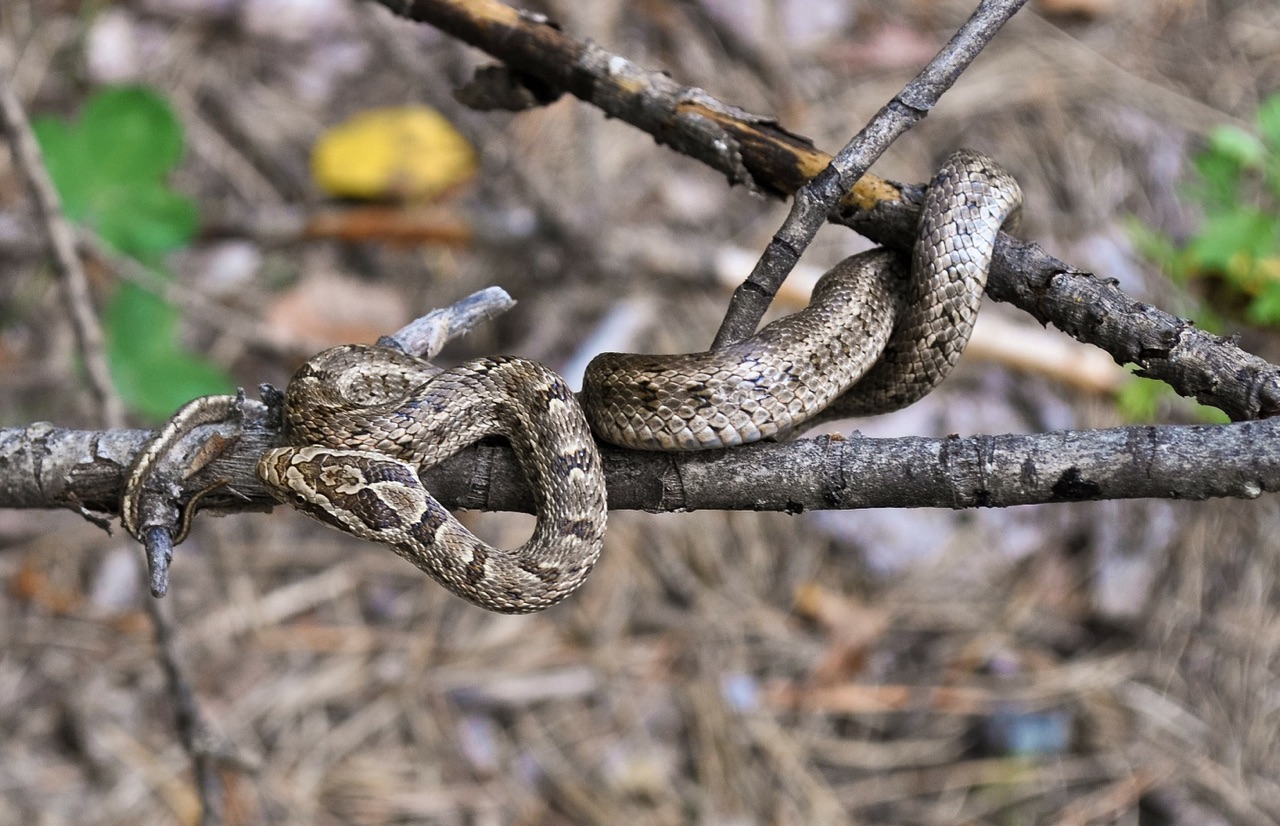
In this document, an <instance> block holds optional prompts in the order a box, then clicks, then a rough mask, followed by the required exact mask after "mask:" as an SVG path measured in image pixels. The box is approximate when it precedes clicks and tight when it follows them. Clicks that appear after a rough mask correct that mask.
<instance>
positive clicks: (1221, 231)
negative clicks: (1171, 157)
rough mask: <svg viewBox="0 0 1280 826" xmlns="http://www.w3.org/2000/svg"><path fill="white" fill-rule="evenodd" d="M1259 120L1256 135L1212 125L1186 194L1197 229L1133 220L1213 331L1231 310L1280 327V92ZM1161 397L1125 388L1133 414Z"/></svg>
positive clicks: (1143, 388)
mask: <svg viewBox="0 0 1280 826" xmlns="http://www.w3.org/2000/svg"><path fill="white" fill-rule="evenodd" d="M1256 122H1257V134H1256V135H1255V134H1253V133H1251V132H1248V131H1245V130H1243V129H1240V128H1238V127H1235V126H1220V127H1218V128H1216V129H1214V130H1213V131H1212V132H1210V133H1209V137H1208V140H1207V142H1206V145H1205V148H1204V150H1203V151H1201V152H1200V153H1199V154H1197V155H1196V156H1195V158H1194V160H1193V166H1194V172H1195V175H1194V179H1193V181H1192V182H1191V184H1190V185H1189V186H1188V187H1187V189H1186V195H1187V198H1189V199H1190V200H1191V201H1193V202H1194V203H1195V204H1196V205H1197V206H1199V207H1200V209H1201V210H1202V211H1203V213H1204V221H1203V223H1202V224H1201V226H1200V228H1199V230H1197V231H1196V232H1195V233H1194V234H1193V235H1191V236H1190V237H1188V238H1186V239H1183V240H1175V239H1172V238H1170V237H1168V236H1167V235H1165V234H1163V233H1160V232H1156V231H1155V230H1152V229H1151V228H1149V227H1147V226H1145V225H1142V224H1140V223H1138V222H1136V221H1135V222H1132V223H1131V224H1130V232H1131V235H1132V237H1133V239H1134V243H1135V245H1136V246H1137V248H1138V250H1139V252H1141V253H1142V254H1143V255H1144V256H1145V257H1146V258H1147V259H1149V260H1150V261H1152V262H1154V263H1155V264H1157V265H1158V266H1159V267H1160V268H1161V269H1162V270H1163V271H1164V272H1166V273H1167V274H1168V275H1169V277H1170V278H1172V279H1173V280H1174V281H1175V282H1177V283H1179V284H1181V285H1183V286H1185V287H1186V288H1187V300H1188V302H1189V305H1188V306H1187V308H1186V309H1185V312H1186V313H1187V314H1188V315H1192V316H1194V317H1195V319H1196V322H1197V323H1198V324H1199V325H1200V326H1202V327H1205V328H1206V329H1209V330H1213V331H1222V330H1224V329H1226V328H1227V327H1228V326H1229V323H1228V317H1229V316H1237V317H1239V318H1241V319H1243V320H1244V321H1245V322H1247V323H1251V324H1256V325H1260V326H1273V327H1280V93H1277V94H1274V95H1272V96H1271V97H1270V98H1268V99H1267V100H1266V101H1265V102H1263V104H1262V106H1261V107H1259V109H1258V112H1257V116H1256ZM1160 396H1161V391H1159V390H1157V389H1155V388H1154V387H1152V386H1151V385H1149V384H1148V383H1146V382H1142V381H1141V380H1136V381H1135V383H1133V384H1131V385H1130V386H1128V387H1126V388H1125V389H1124V390H1123V391H1122V392H1121V394H1120V398H1119V403H1120V408H1121V410H1122V411H1123V412H1124V413H1125V414H1126V415H1127V416H1128V417H1130V418H1135V419H1145V418H1149V416H1150V415H1151V414H1152V413H1154V411H1155V408H1156V407H1157V406H1158V404H1159V400H1160ZM1202 410H1209V411H1212V408H1202ZM1215 412H1216V411H1215ZM1209 418H1211V419H1221V418H1222V417H1221V414H1218V415H1216V416H1209Z"/></svg>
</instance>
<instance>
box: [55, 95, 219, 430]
mask: <svg viewBox="0 0 1280 826" xmlns="http://www.w3.org/2000/svg"><path fill="white" fill-rule="evenodd" d="M33 128H34V129H35V132H36V140H37V141H39V143H40V146H41V148H42V149H43V151H44V155H45V163H46V165H47V166H48V168H49V171H50V174H51V176H52V177H53V180H54V185H55V186H57V188H58V192H59V194H60V195H61V196H62V201H63V209H64V210H65V211H66V213H67V215H68V216H69V217H70V218H71V219H72V220H74V221H78V222H80V223H83V224H87V225H88V226H90V227H93V229H94V230H95V231H97V233H98V234H99V235H100V236H101V237H102V240H103V241H104V242H106V243H107V244H109V245H110V246H111V247H113V248H114V249H116V250H117V251H118V252H121V253H124V254H126V255H130V256H133V257H135V258H138V259H140V260H142V261H143V262H145V263H147V264H149V265H152V266H155V265H157V264H158V263H159V261H160V259H161V256H162V255H163V254H164V253H166V252H170V251H172V250H176V249H180V248H182V247H183V246H185V245H186V244H188V243H190V241H191V239H192V238H193V237H194V236H195V232H196V225H197V221H198V216H197V214H196V207H195V203H194V202H193V201H191V200H190V199H189V198H187V197H185V196H183V195H182V194H180V193H178V192H175V191H174V190H173V189H172V188H170V186H169V185H168V183H167V182H166V180H165V178H166V177H167V176H168V174H169V173H170V172H172V171H173V169H174V168H175V167H176V166H177V164H178V162H179V160H181V158H182V140H183V139H182V125H181V123H179V121H178V118H177V116H176V115H175V114H174V112H173V109H172V107H170V106H169V104H168V103H167V102H166V101H165V100H164V99H163V98H161V97H160V96H159V95H157V94H156V93H154V92H151V91H149V90H147V89H144V88H142V87H138V86H126V87H117V88H109V89H104V90H102V91H100V92H98V93H97V94H95V95H94V96H93V97H92V98H91V99H90V100H89V102H88V103H86V104H85V107H84V111H83V113H82V114H81V116H80V119H79V121H78V122H67V121H64V120H60V119H57V118H41V119H39V120H37V121H36V123H35V124H34V126H33ZM103 326H104V328H105V330H106V337H107V361H108V363H109V364H110V366H111V375H112V378H113V379H114V381H115V383H116V386H117V388H118V389H119V390H120V394H121V395H122V396H123V397H124V399H125V401H126V402H127V403H128V404H129V406H130V407H132V408H133V409H135V410H139V411H141V412H143V413H145V414H147V415H150V416H153V417H157V418H162V417H164V416H167V415H169V413H170V412H172V411H173V410H174V408H176V407H178V406H179V405H180V404H182V403H184V402H186V401H188V400H189V399H192V398H195V397H196V396H201V395H206V394H209V393H224V392H227V391H229V390H230V389H231V381H230V379H229V378H228V377H227V376H226V374H225V373H224V372H223V371H222V370H220V369H218V368H217V367H216V366H214V365H212V364H210V363H208V362H206V361H204V360H202V359H200V358H198V357H196V356H194V355H192V354H190V353H187V352H186V351H184V350H183V349H182V348H181V347H180V346H179V345H178V342H177V330H178V312H177V310H175V309H174V308H173V307H171V306H169V305H168V304H166V303H165V302H163V301H161V300H160V299H158V298H156V297H155V296H153V295H151V294H150V293H147V292H144V291H143V290H141V289H139V288H138V287H135V286H133V285H132V284H122V285H121V286H120V287H119V288H117V290H116V292H115V295H113V296H112V298H111V300H110V301H109V302H108V303H107V307H106V310H105V312H104V318H103Z"/></svg>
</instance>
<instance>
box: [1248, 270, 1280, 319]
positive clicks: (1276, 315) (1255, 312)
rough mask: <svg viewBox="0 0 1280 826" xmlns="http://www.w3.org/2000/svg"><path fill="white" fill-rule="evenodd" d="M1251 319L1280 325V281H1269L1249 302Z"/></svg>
mask: <svg viewBox="0 0 1280 826" xmlns="http://www.w3.org/2000/svg"><path fill="white" fill-rule="evenodd" d="M1247 314H1248V317H1249V320H1250V321H1252V322H1254V323H1256V324H1272V325H1277V326H1280V281H1267V282H1266V283H1265V284H1264V285H1263V287H1262V289H1261V290H1259V291H1258V294H1257V295H1256V296H1254V298H1253V300H1252V301H1250V302H1249V309H1248V313H1247Z"/></svg>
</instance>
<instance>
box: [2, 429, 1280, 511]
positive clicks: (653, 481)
mask: <svg viewBox="0 0 1280 826" xmlns="http://www.w3.org/2000/svg"><path fill="white" fill-rule="evenodd" d="M149 436H150V434H149V433H148V432H147V431H143V430H109V431H86V430H65V429H61V428H55V427H53V426H51V425H48V424H43V423H42V424H34V425H31V426H29V427H26V428H11V429H4V430H0V508H70V509H72V510H79V511H82V512H85V513H86V514H97V513H115V512H116V511H117V510H118V507H119V504H118V503H119V500H120V495H121V492H122V486H123V484H124V481H125V478H126V475H127V472H128V468H129V466H130V464H131V463H132V462H133V460H134V457H135V455H136V453H137V451H138V450H139V449H141V446H142V445H143V443H144V442H145V441H146V439H147V438H149ZM1278 436H1280V421H1276V420H1269V421H1264V422H1243V423H1238V424H1231V425H1166V426H1135V427H1120V428H1112V429H1108V430H1090V431H1060V432H1055V433H1042V434H1035V435H1016V434H1015V435H1002V436H970V437H966V438H959V437H948V438H942V439H937V438H917V437H902V438H893V439H871V438H864V437H861V436H858V435H856V434H855V435H853V436H847V437H841V436H824V437H820V438H816V439H804V440H800V441H796V442H790V443H785V444H777V443H762V444H755V445H747V446H745V447H737V448H733V449H731V450H717V451H707V452H703V453H641V452H636V451H627V450H618V449H613V448H605V449H604V451H603V453H604V463H605V469H606V473H607V477H608V489H609V506H610V508H611V509H614V510H645V511H654V512H657V511H691V510H709V509H716V510H762V511H763V510H771V511H787V512H792V513H797V512H800V511H806V510H833V509H856V508H882V507H910V508H919V507H941V508H970V507H1008V506H1012V505H1029V504H1038V503H1049V502H1075V501H1084V500H1097V499H1131V498H1148V497H1149V498H1172V499H1208V498H1213V497H1241V498H1254V497H1257V496H1260V495H1261V494H1262V493H1263V492H1264V491H1276V490H1280V438H1277V437H1278ZM211 439H212V442H211V441H210V440H211ZM210 443H213V444H216V445H219V446H220V448H221V453H220V454H219V455H218V456H217V457H216V458H214V459H213V460H212V461H210V462H208V464H207V465H204V466H202V467H201V468H200V469H199V470H198V471H197V472H195V473H193V474H192V475H191V476H190V477H189V478H187V479H185V480H183V481H182V483H181V484H182V486H183V488H184V490H185V493H186V495H187V496H190V495H191V494H193V493H195V492H198V491H201V490H204V489H205V488H208V487H209V486H210V485H212V484H213V483H214V482H219V481H223V480H226V481H227V483H228V484H226V485H225V486H224V487H223V488H220V489H218V490H216V491H214V492H212V493H210V494H209V495H208V496H207V497H205V498H204V499H203V500H201V505H202V506H206V507H214V508H218V509H220V510H231V511H237V510H261V509H263V508H265V507H269V506H271V505H273V504H275V502H274V500H272V499H271V497H270V496H269V494H268V493H267V491H266V490H265V489H264V488H263V487H262V485H261V484H260V483H259V481H258V478H257V476H256V474H255V471H254V468H255V466H256V464H257V460H258V457H259V456H260V455H261V454H262V451H263V450H265V449H266V448H268V447H271V446H274V445H276V444H278V443H279V437H278V435H277V434H276V433H275V432H274V431H273V430H271V429H270V428H269V427H267V426H266V425H265V424H262V423H257V422H250V423H249V424H248V426H247V428H246V430H245V431H244V432H243V433H238V432H236V430H235V428H234V427H233V426H232V425H230V424H227V425H216V426H210V427H204V428H200V429H198V430H196V431H194V432H193V433H192V434H191V436H190V437H189V439H188V440H187V444H185V445H183V446H180V447H179V448H178V450H177V454H178V455H189V456H196V455H200V456H202V457H204V458H206V459H207V457H208V455H209V452H210V451H209V448H208V445H209V444H210ZM422 476H423V481H424V482H425V484H426V485H427V487H428V488H429V489H430V490H431V491H432V492H433V494H434V495H435V496H436V497H437V498H438V499H439V500H440V501H441V502H442V503H443V504H444V505H445V506H447V507H451V508H469V509H478V510H514V511H524V512H531V511H532V507H533V500H532V498H531V497H530V495H529V492H528V489H527V488H526V486H525V484H524V481H523V476H522V475H521V472H520V469H519V466H518V464H517V463H516V460H515V457H514V454H512V452H511V450H510V449H509V448H508V447H507V446H506V445H478V446H474V447H471V448H468V449H467V450H464V451H463V452H462V453H460V454H458V455H457V456H455V457H454V458H452V459H450V460H448V461H447V462H445V463H443V464H441V465H439V466H437V467H435V468H431V469H429V470H426V471H424V472H423V474H422Z"/></svg>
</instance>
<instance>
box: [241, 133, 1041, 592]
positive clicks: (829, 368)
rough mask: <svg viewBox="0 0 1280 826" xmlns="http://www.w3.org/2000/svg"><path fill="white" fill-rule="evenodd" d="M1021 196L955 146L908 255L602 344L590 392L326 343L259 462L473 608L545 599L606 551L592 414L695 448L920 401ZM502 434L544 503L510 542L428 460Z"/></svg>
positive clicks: (526, 373)
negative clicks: (674, 327)
mask: <svg viewBox="0 0 1280 826" xmlns="http://www.w3.org/2000/svg"><path fill="white" fill-rule="evenodd" d="M1020 204H1021V192H1020V190H1019V189H1018V185H1017V183H1016V182H1014V181H1013V179H1012V178H1011V177H1010V176H1009V175H1008V174H1007V173H1005V172H1004V171H1003V170H1001V169H1000V168H999V167H997V166H996V165H995V163H994V162H993V161H991V160H990V159H989V158H987V157H986V156H984V155H981V154H979V153H976V152H970V151H964V150H962V151H960V152H957V153H955V154H953V155H952V156H951V157H950V158H949V159H948V160H947V163H946V164H944V166H943V167H942V169H941V170H939V172H938V174H937V175H936V176H935V177H934V179H933V182H932V183H931V184H930V186H929V189H928V191H927V193H926V196H925V202H924V208H923V215H922V218H921V221H920V228H919V234H918V239H917V241H916V243H915V246H914V250H913V253H912V256H911V263H910V266H908V265H907V264H906V263H904V261H903V260H902V258H901V257H900V256H899V255H898V254H896V253H894V252H890V251H888V250H883V249H881V250H873V251H871V252H868V253H863V254H861V255H856V256H853V257H851V258H848V259H846V260H845V261H843V262H841V263H840V264H838V265H836V266H835V267H834V268H833V269H832V270H831V271H829V272H828V273H827V274H826V275H824V276H823V277H822V279H821V280H820V281H819V282H818V284H817V286H816V287H815V289H814V293H813V297H812V299H811V302H810V304H809V306H808V307H807V308H806V309H804V310H802V311H800V312H798V313H795V314H794V315H791V316H788V317H786V318H783V319H780V320H778V321H775V322H773V323H772V324H769V325H768V326H766V327H764V328H763V329H762V330H760V331H759V332H758V333H757V334H756V335H755V336H753V337H751V338H750V339H748V340H746V341H744V342H741V343H739V344H736V345H733V346H732V347H728V348H725V349H722V350H718V351H714V352H705V353H693V354H687V355H676V356H647V355H628V354H618V353H607V354H603V355H601V356H599V357H597V358H596V359H595V360H594V361H593V362H592V363H591V364H590V365H589V366H588V368H587V373H586V377H585V379H584V388H583V392H582V394H581V397H580V398H575V396H574V395H573V394H572V393H571V392H570V391H569V388H568V387H567V385H566V384H565V382H564V380H563V379H561V378H560V377H559V376H556V375H555V374H554V373H552V372H550V371H549V370H547V369H546V368H544V367H542V366H541V365H538V364H536V363H534V362H530V361H524V360H521V359H480V360H477V361H473V362H469V363H467V364H463V365H461V366H459V367H455V368H452V369H449V370H440V369H438V368H436V367H434V366H432V365H431V364H429V363H427V362H425V361H423V360H420V359H418V358H415V357H413V356H411V355H407V354H405V353H403V352H401V351H399V350H396V349H393V348H388V347H358V346H347V347H338V348H334V349H332V350H328V351H325V352H324V353H321V354H320V355H318V356H316V357H315V358H313V359H311V360H310V361H309V362H307V363H306V364H305V365H303V366H302V368H300V369H299V370H298V372H297V373H295V374H294V376H293V378H292V379H291V380H290V382H289V386H288V388H287V390H286V394H285V433H286V437H287V439H288V441H289V443H290V445H291V446H289V447H282V448H277V449H273V450H269V451H267V452H266V453H265V454H264V456H263V458H262V460H261V461H260V462H259V464H258V473H259V476H260V477H261V478H262V480H263V482H264V483H265V484H266V485H267V487H268V488H269V489H270V490H272V491H273V493H274V495H276V496H277V497H279V498H280V499H281V500H283V501H287V502H289V503H291V504H293V505H294V506H295V507H297V508H298V509H300V510H302V511H303V512H304V513H307V514H309V515H310V516H313V517H314V518H316V519H319V520H321V521H323V522H326V523H328V524H331V525H334V526H336V527H338V528H340V529H342V530H345V531H347V532H349V533H352V534H355V535H356V536H360V537H363V538H365V539H370V540H373V541H375V542H381V543H383V544H385V545H388V546H389V547H390V548H392V549H393V550H394V551H395V552H396V553H398V554H400V555H401V556H403V557H404V558H406V559H408V560H409V561H410V562H412V563H413V564H415V565H417V566H418V567H420V568H421V569H423V570H424V571H426V572H427V573H428V574H430V575H431V576H432V577H434V578H435V579H436V580H438V581H439V582H440V583H441V584H443V585H444V586H445V587H446V588H448V589H449V590H451V591H453V592H454V593H455V594H458V595H459V596H462V597H464V598H466V599H468V600H470V601H472V602H474V603H476V604H477V605H480V606H482V607H484V608H489V609H491V610H494V611H502V612H508V613H520V612H527V611H536V610H540V609H542V608H545V607H547V606H549V605H552V604H554V603H555V602H557V601H559V600H561V599H563V598H564V597H565V596H566V595H568V594H569V593H570V592H572V591H573V590H574V589H575V588H577V587H578V585H579V584H581V582H582V581H583V579H584V578H585V577H586V576H587V574H588V573H589V572H590V570H591V568H592V566H593V565H594V564H595V562H596V560H597V558H598V557H599V554H600V549H601V545H602V542H603V537H604V527H605V514H606V510H607V504H606V501H605V487H604V470H603V466H602V463H601V459H600V455H599V453H598V451H597V449H596V445H595V442H594V440H593V439H592V430H594V431H595V433H596V435H598V436H599V437H600V438H601V439H604V440H607V441H610V442H613V443H615V444H619V445H623V446H626V447H632V448H639V449H645V450H696V449H704V448H715V447H728V446H732V445H737V444H743V443H746V442H752V441H756V440H759V439H763V438H769V437H776V436H784V435H787V434H788V433H792V432H795V431H797V430H798V429H801V428H803V427H805V426H806V425H808V424H810V423H812V422H813V421H814V420H815V419H816V418H817V417H820V416H829V415H832V414H835V413H838V414H840V415H855V414H862V415H865V414H870V413H883V412H887V411H890V410H895V409H897V408H900V407H903V406H905V405H908V404H911V403H912V402H914V401H915V400H917V399H919V398H920V397H922V396H923V395H925V394H926V393H927V392H929V390H930V389H932V388H933V387H934V386H935V385H937V383H938V382H940V381H941V380H942V379H943V377H944V376H945V375H946V374H947V373H948V372H949V371H950V369H951V368H952V367H953V366H954V365H955V363H956V361H957V359H958V358H959V356H960V352H961V350H962V349H963V348H964V345H965V344H966V343H967V342H968V339H969V334H970V332H971V331H972V329H973V322H974V318H975V317H976V314H977V310H978V305H979V303H980V301H981V298H982V292H983V288H984V286H985V284H986V277H987V270H988V269H989V267H990V264H991V256H992V251H993V247H994V243H995V239H996V236H997V235H998V233H999V230H1000V227H1001V225H1002V224H1004V223H1005V222H1006V220H1008V219H1009V218H1010V215H1011V214H1012V213H1014V212H1016V211H1017V210H1018V208H1019V206H1020ZM588 421H589V422H590V427H589V426H588ZM495 433H496V434H502V435H505V436H506V437H507V439H508V440H509V441H510V442H511V445H512V447H513V448H514V450H515V453H516V456H517V457H518V459H519V461H520V464H521V467H522V468H523V469H524V472H525V475H526V477H527V479H528V482H529V487H530V489H531V490H532V491H533V493H534V496H535V499H536V504H537V513H538V521H537V525H536V527H535V528H534V532H533V536H532V537H531V538H530V539H529V541H528V542H526V543H525V544H524V545H523V546H521V547H520V548H518V549H516V550H513V551H506V550H499V549H495V548H492V547H490V546H488V545H486V544H484V543H483V542H481V541H480V540H479V539H477V538H476V537H475V536H474V535H473V534H471V533H470V532H469V531H467V530H466V528H464V527H463V526H462V525H461V524H460V523H458V522H457V520H456V519H454V517H453V516H452V515H450V514H449V512H448V511H446V510H445V509H444V508H443V507H442V506H441V505H440V504H439V503H438V502H436V500H434V499H433V498H431V496H430V494H429V493H428V492H427V491H426V490H425V489H424V488H423V486H422V483H421V481H420V480H419V478H418V473H417V472H418V470H419V469H421V468H425V467H429V466H431V465H433V464H436V463H438V462H440V461H442V460H444V459H446V458H448V457H449V456H451V455H453V454H454V453H456V452H458V451H459V450H461V449H462V448H463V447H465V446H467V445H469V444H471V443H473V442H475V441H477V440H478V439H480V438H482V437H484V436H487V435H490V434H495Z"/></svg>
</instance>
